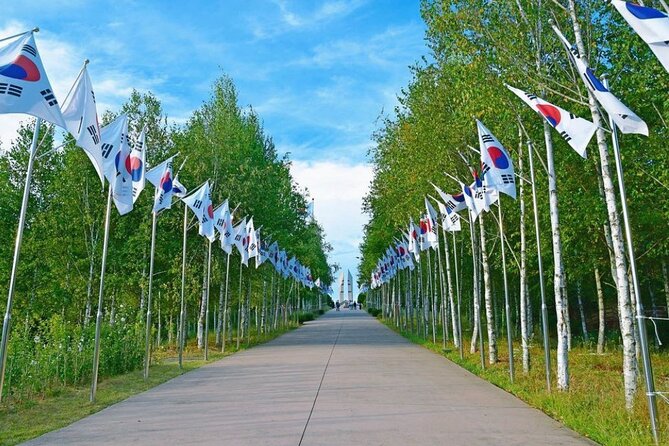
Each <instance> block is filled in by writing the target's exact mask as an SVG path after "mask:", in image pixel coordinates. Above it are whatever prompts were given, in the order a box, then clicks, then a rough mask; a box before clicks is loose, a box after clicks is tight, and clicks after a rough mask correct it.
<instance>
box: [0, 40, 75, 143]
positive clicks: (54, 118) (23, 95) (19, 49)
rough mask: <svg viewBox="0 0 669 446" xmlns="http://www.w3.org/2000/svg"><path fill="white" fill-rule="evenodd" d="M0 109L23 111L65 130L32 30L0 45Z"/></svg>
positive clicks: (6, 111)
mask: <svg viewBox="0 0 669 446" xmlns="http://www.w3.org/2000/svg"><path fill="white" fill-rule="evenodd" d="M2 113H25V114H28V115H32V116H35V117H38V118H42V119H44V120H45V121H47V122H50V123H52V124H56V125H57V126H59V127H61V128H64V129H66V130H67V125H66V124H65V120H64V119H63V114H62V113H61V111H60V106H59V105H58V101H57V100H56V96H55V95H54V93H53V89H52V88H51V83H50V82H49V79H48V78H47V76H46V71H44V66H43V65H42V59H41V58H40V55H39V52H38V51H37V45H35V37H34V35H33V32H32V31H29V32H27V33H25V34H21V35H20V36H18V38H16V39H14V40H11V41H10V42H9V43H7V44H5V45H4V46H2V47H0V114H2Z"/></svg>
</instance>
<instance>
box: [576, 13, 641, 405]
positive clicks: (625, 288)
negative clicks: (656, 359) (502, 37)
mask: <svg viewBox="0 0 669 446" xmlns="http://www.w3.org/2000/svg"><path fill="white" fill-rule="evenodd" d="M569 12H570V15H571V20H572V27H573V29H574V36H575V39H576V46H577V48H578V52H579V53H580V54H581V56H582V58H583V59H584V60H586V57H585V55H586V54H587V53H586V52H585V45H584V44H583V38H582V35H581V27H580V25H579V23H578V17H577V15H576V5H575V2H574V0H569ZM586 62H587V60H586ZM588 104H589V106H590V113H591V115H592V121H593V123H594V124H595V125H596V126H597V127H598V128H597V133H596V135H597V148H598V150H599V161H600V165H601V173H602V181H603V183H604V194H605V196H606V209H607V211H608V217H609V225H610V226H611V238H612V242H613V254H614V258H615V263H616V277H617V279H618V281H617V292H618V308H619V313H620V334H621V336H622V339H623V381H624V386H625V402H626V406H627V408H628V409H631V408H632V407H633V405H634V396H635V394H636V392H637V385H638V382H637V376H638V372H639V366H638V362H637V356H636V344H637V343H636V339H635V335H634V332H635V330H634V314H633V310H632V303H631V298H630V297H631V296H630V291H629V282H628V279H627V264H626V259H625V248H624V245H623V236H622V229H621V227H620V218H619V215H618V208H617V206H616V195H615V190H614V186H613V181H612V179H611V174H610V171H609V153H608V145H607V142H606V135H605V133H604V129H603V123H602V118H601V115H600V113H599V109H598V108H597V103H596V102H595V98H594V97H593V95H592V94H591V93H590V91H588Z"/></svg>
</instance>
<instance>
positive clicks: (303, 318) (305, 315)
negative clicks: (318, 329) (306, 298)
mask: <svg viewBox="0 0 669 446" xmlns="http://www.w3.org/2000/svg"><path fill="white" fill-rule="evenodd" d="M314 319H316V316H315V315H314V313H312V312H311V311H303V312H301V313H299V314H298V315H297V320H298V322H299V323H300V324H304V323H305V322H309V321H313V320H314Z"/></svg>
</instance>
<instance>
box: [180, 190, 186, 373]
mask: <svg viewBox="0 0 669 446" xmlns="http://www.w3.org/2000/svg"><path fill="white" fill-rule="evenodd" d="M183 227H184V230H183V244H182V246H183V247H182V250H181V308H180V310H179V369H181V370H183V368H184V365H183V352H184V345H185V343H186V340H185V339H184V336H185V334H184V327H185V322H184V318H185V317H186V302H185V294H186V242H187V240H188V238H187V234H188V206H187V205H186V203H185V202H184V225H183Z"/></svg>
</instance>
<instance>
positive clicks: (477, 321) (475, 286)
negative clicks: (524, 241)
mask: <svg viewBox="0 0 669 446" xmlns="http://www.w3.org/2000/svg"><path fill="white" fill-rule="evenodd" d="M469 215H470V219H471V213H470V214H469ZM473 228H474V224H473V223H470V233H471V234H470V235H471V239H472V240H471V245H472V261H473V266H472V279H473V280H472V305H473V307H474V308H473V311H472V313H473V314H472V316H473V320H474V329H473V330H472V340H471V344H470V346H469V351H470V352H471V353H476V344H477V341H478V336H479V327H480V326H481V318H480V316H481V309H480V308H479V307H480V302H479V278H478V247H477V246H476V239H477V237H476V235H475V234H474V229H473Z"/></svg>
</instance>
